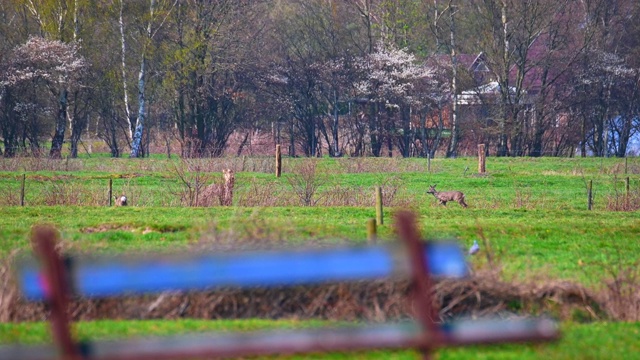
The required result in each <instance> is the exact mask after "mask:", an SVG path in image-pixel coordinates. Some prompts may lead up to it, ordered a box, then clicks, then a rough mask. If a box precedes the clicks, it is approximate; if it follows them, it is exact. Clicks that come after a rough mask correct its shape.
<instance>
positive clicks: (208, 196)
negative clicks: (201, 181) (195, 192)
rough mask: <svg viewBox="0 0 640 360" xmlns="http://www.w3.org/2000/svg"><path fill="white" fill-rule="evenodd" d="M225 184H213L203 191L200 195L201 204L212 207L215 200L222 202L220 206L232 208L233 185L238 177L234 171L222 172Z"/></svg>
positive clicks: (226, 170)
mask: <svg viewBox="0 0 640 360" xmlns="http://www.w3.org/2000/svg"><path fill="white" fill-rule="evenodd" d="M222 175H223V178H224V184H215V183H214V184H211V185H209V186H207V187H205V188H204V189H203V190H202V194H201V195H200V199H201V201H200V204H202V205H204V206H210V205H211V204H212V203H213V200H214V199H216V198H217V199H218V200H220V205H222V206H231V204H232V203H233V185H234V184H235V180H236V176H235V173H234V171H233V170H231V169H225V170H223V171H222Z"/></svg>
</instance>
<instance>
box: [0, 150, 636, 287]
mask: <svg viewBox="0 0 640 360" xmlns="http://www.w3.org/2000/svg"><path fill="white" fill-rule="evenodd" d="M270 160H271V159H268V158H256V159H246V158H224V159H217V160H216V159H213V160H202V161H195V160H194V161H193V162H191V163H189V164H188V165H189V166H191V168H193V167H194V164H195V165H199V166H200V167H201V169H203V170H204V171H203V173H204V174H205V175H207V176H209V177H211V178H217V177H219V175H218V171H219V170H220V169H222V168H225V167H233V168H236V169H238V170H237V175H236V188H235V196H234V205H235V206H232V207H219V206H214V207H210V208H202V207H196V208H192V207H185V206H181V205H180V198H179V193H180V191H182V189H183V188H184V187H183V186H182V185H181V184H180V181H179V180H178V178H177V176H176V172H175V170H173V169H175V167H176V166H178V167H179V166H185V165H184V164H182V165H181V162H180V161H179V160H175V159H174V160H163V159H145V160H129V159H105V158H95V157H94V158H91V159H76V160H68V161H67V160H61V161H53V160H40V162H34V161H35V160H29V161H32V162H31V163H30V162H29V161H27V160H24V161H23V162H17V161H16V160H12V159H9V160H6V159H5V160H0V170H4V171H0V190H2V192H3V193H5V194H8V196H5V199H13V203H11V204H9V203H8V201H7V200H5V201H6V202H7V204H5V205H4V206H1V207H0V210H1V211H2V214H3V216H2V217H1V218H0V237H1V238H2V242H1V243H0V254H5V255H6V254H8V253H9V252H11V251H12V250H14V249H28V246H29V243H28V237H29V232H30V228H31V226H32V225H34V224H39V223H49V224H53V225H55V226H57V227H58V228H59V229H60V230H61V232H62V236H63V239H64V240H65V243H66V245H67V246H68V247H69V248H72V249H74V250H78V251H109V252H110V251H117V252H124V251H132V250H140V251H149V250H173V249H186V248H189V247H191V246H194V245H197V244H199V243H203V242H205V243H206V242H207V241H214V240H215V239H220V238H228V237H234V238H237V239H240V240H243V239H248V238H259V239H264V240H280V241H282V240H284V241H288V242H291V243H295V244H301V243H304V242H305V241H308V240H311V239H321V240H323V241H345V240H347V241H354V242H363V241H365V238H366V227H365V224H366V221H367V219H368V218H371V217H374V216H375V209H374V206H373V204H374V201H373V187H374V186H376V185H381V186H383V188H384V189H385V192H386V193H392V194H393V195H390V197H391V196H392V197H393V198H392V199H390V200H389V201H390V204H389V205H390V206H386V207H385V225H384V226H381V227H379V235H380V238H382V239H385V240H389V239H392V238H393V227H392V223H393V213H394V212H395V211H396V210H397V209H411V210H413V211H415V212H416V213H417V214H418V216H419V226H420V227H421V229H422V231H423V233H424V234H425V236H428V237H434V238H440V237H454V238H457V239H459V240H460V241H461V242H462V243H463V244H465V246H469V245H470V244H471V242H472V241H473V239H482V237H484V240H485V241H486V244H485V243H484V242H482V241H481V243H482V244H483V245H485V250H487V249H486V248H487V247H489V248H490V249H491V251H492V253H493V254H494V255H495V257H496V258H497V259H499V261H500V263H501V265H502V266H503V268H504V270H505V275H507V276H517V277H527V276H534V275H538V274H545V275H547V276H550V277H553V278H563V279H570V280H578V281H580V282H583V283H590V282H599V281H600V280H601V279H602V276H605V275H606V274H605V272H603V271H601V270H602V267H603V266H607V265H608V264H613V263H615V264H616V265H622V266H626V265H632V264H634V263H637V262H638V261H639V258H640V257H639V256H638V254H640V242H639V241H637V239H638V238H640V216H638V212H637V211H613V210H615V209H616V205H615V204H616V202H617V203H618V204H619V205H622V204H624V201H625V189H624V179H625V178H626V177H629V179H630V197H631V202H632V204H636V202H640V160H639V159H635V158H631V159H629V160H628V161H627V163H626V166H625V160H624V159H594V158H586V159H564V158H538V159H531V158H489V159H488V163H487V171H488V174H487V175H486V176H476V174H474V170H475V169H476V166H477V165H476V159H475V158H458V159H436V160H433V161H432V162H431V171H430V172H429V171H427V170H428V169H427V164H426V161H425V160H424V159H323V160H321V161H320V162H319V164H318V168H317V170H316V172H317V175H316V177H315V179H317V180H318V184H319V185H318V190H317V192H316V196H315V198H316V199H318V203H319V204H322V205H318V206H311V207H303V206H300V201H299V199H298V198H297V196H296V195H295V193H294V192H293V191H292V186H291V184H290V182H289V181H288V180H287V177H291V176H295V175H294V174H292V172H294V171H295V169H296V164H299V163H301V162H304V161H308V160H306V159H285V163H284V175H283V177H282V178H275V176H273V175H272V174H271V172H270V170H271V169H272V164H271V162H270ZM625 168H626V169H627V174H625V173H624V171H625ZM65 169H67V170H68V171H64V170H65ZM242 169H245V170H246V171H242ZM27 170H31V171H27ZM211 171H213V172H211ZM21 174H27V182H26V196H25V203H26V205H27V206H25V207H20V206H15V205H16V204H18V203H19V202H18V201H17V199H18V195H19V192H20V190H19V187H20V180H21ZM109 178H113V179H114V180H113V184H114V185H113V189H114V193H117V194H119V193H120V192H124V193H126V194H127V195H128V196H129V198H130V199H131V204H132V205H133V206H130V207H128V208H115V207H111V208H109V207H106V206H98V205H97V204H107V203H108V200H107V195H106V193H107V192H106V190H107V184H108V179H109ZM589 180H591V181H593V184H594V185H593V189H594V190H593V192H594V205H593V210H592V211H588V210H587V209H586V208H587V195H586V193H587V192H586V182H587V181H589ZM434 183H435V184H438V188H440V189H441V190H453V189H455V190H460V191H463V192H464V193H465V194H466V198H467V203H468V204H469V208H468V209H463V208H461V207H460V206H459V205H458V204H456V203H450V204H449V205H448V206H447V207H442V206H439V205H437V204H436V200H435V199H434V198H433V197H432V196H431V195H429V194H426V189H427V188H428V186H429V185H430V184H434ZM52 184H57V185H52ZM72 194H80V195H83V196H84V197H79V195H76V196H75V197H74V196H73V195H72ZM0 198H1V197H0ZM43 199H48V201H49V202H50V203H54V204H63V205H57V206H48V205H44V204H43V203H42V202H43ZM84 204H89V205H84ZM247 204H250V205H251V206H249V205H247ZM344 204H347V205H344ZM212 239H214V240H212ZM476 261H478V262H481V261H482V257H478V259H477V260H476ZM477 265H478V266H479V265H480V264H477Z"/></svg>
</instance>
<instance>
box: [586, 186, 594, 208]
mask: <svg viewBox="0 0 640 360" xmlns="http://www.w3.org/2000/svg"><path fill="white" fill-rule="evenodd" d="M592 207H593V180H589V185H588V186H587V209H589V210H591V208H592Z"/></svg>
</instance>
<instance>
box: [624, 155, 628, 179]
mask: <svg viewBox="0 0 640 360" xmlns="http://www.w3.org/2000/svg"><path fill="white" fill-rule="evenodd" d="M627 160H628V158H627V157H626V156H625V157H624V174H625V175H627V165H628V164H627V163H628V161H627Z"/></svg>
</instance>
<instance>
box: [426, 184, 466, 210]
mask: <svg viewBox="0 0 640 360" xmlns="http://www.w3.org/2000/svg"><path fill="white" fill-rule="evenodd" d="M427 194H433V196H435V197H436V199H438V201H439V202H440V204H442V205H444V206H447V202H448V201H455V202H457V203H458V204H460V206H462V207H465V208H466V207H467V203H465V202H464V194H463V193H461V192H460V191H436V185H435V184H434V185H431V186H429V190H428V191H427Z"/></svg>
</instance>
